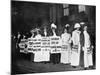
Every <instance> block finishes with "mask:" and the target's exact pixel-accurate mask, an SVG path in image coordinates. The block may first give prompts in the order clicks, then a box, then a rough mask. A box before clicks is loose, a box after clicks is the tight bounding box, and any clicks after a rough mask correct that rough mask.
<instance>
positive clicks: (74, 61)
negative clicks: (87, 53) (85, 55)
mask: <svg viewBox="0 0 100 75" xmlns="http://www.w3.org/2000/svg"><path fill="white" fill-rule="evenodd" d="M80 33H81V32H80V31H77V30H75V31H73V32H72V42H73V47H72V51H71V65H72V66H79V62H80V49H81V46H80Z"/></svg>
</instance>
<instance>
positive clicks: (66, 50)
mask: <svg viewBox="0 0 100 75" xmlns="http://www.w3.org/2000/svg"><path fill="white" fill-rule="evenodd" d="M68 26H69V24H67V25H66V26H65V27H66V28H67V27H68ZM66 28H65V29H64V33H63V34H62V35H61V39H62V50H61V59H60V62H61V63H63V64H70V53H71V46H70V41H71V35H70V34H69V33H68V32H67V29H66Z"/></svg>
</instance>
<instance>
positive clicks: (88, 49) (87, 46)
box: [83, 26, 93, 68]
mask: <svg viewBox="0 0 100 75" xmlns="http://www.w3.org/2000/svg"><path fill="white" fill-rule="evenodd" d="M83 34H84V46H83V51H84V67H85V68H88V67H89V66H93V58H92V49H93V46H91V42H90V36H89V34H88V32H87V26H84V31H83Z"/></svg>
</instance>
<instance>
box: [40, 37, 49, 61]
mask: <svg viewBox="0 0 100 75" xmlns="http://www.w3.org/2000/svg"><path fill="white" fill-rule="evenodd" d="M49 40H50V39H49V37H42V41H41V43H42V44H41V46H42V48H41V52H42V61H50V53H49V52H50V51H49V50H50V41H49Z"/></svg>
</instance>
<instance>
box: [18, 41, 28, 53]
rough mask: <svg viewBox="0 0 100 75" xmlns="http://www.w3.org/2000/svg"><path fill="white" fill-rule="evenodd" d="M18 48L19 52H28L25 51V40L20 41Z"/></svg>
mask: <svg viewBox="0 0 100 75" xmlns="http://www.w3.org/2000/svg"><path fill="white" fill-rule="evenodd" d="M19 47H20V52H25V53H26V52H28V50H27V40H26V39H21V42H20V43H19Z"/></svg>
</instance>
